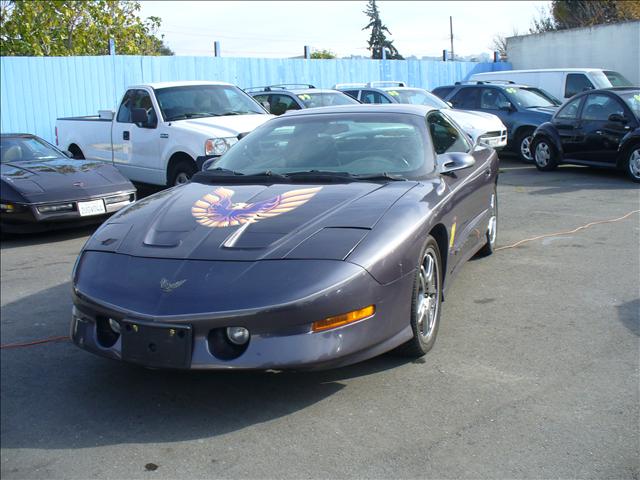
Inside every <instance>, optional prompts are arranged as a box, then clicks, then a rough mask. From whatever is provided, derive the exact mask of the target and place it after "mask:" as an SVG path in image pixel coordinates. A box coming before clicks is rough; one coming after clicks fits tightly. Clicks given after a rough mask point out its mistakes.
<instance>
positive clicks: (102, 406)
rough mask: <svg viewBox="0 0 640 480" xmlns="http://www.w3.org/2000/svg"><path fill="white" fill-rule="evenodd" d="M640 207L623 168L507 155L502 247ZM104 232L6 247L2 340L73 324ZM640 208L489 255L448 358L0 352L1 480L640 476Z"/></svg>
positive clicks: (448, 328)
mask: <svg viewBox="0 0 640 480" xmlns="http://www.w3.org/2000/svg"><path fill="white" fill-rule="evenodd" d="M638 209H640V188H639V186H638V185H634V184H633V183H631V182H630V181H628V180H627V179H626V178H625V177H624V175H623V174H621V173H617V172H610V171H598V170H594V169H588V168H581V167H569V166H566V167H561V168H559V169H558V170H557V171H555V172H551V173H541V172H538V171H536V170H535V168H534V167H532V166H531V165H526V164H523V163H520V162H517V161H514V160H503V161H502V164H501V174H500V182H499V235H498V245H499V246H502V247H504V246H509V245H513V244H515V243H516V242H518V241H520V240H523V239H527V238H531V237H536V236H539V235H542V234H550V233H556V232H563V231H570V230H573V229H575V228H576V227H579V226H582V225H586V224H589V223H591V222H594V221H601V220H609V219H615V218H619V217H622V216H623V215H625V214H627V213H628V212H631V211H633V210H638ZM92 231H93V229H92V228H85V229H81V230H72V231H65V232H56V233H47V234H38V235H33V236H25V237H11V238H5V239H3V240H2V242H1V252H0V260H1V279H2V282H1V288H0V295H1V314H2V315H1V337H2V344H7V343H12V342H28V341H33V340H37V339H41V338H45V337H51V336H58V335H66V334H67V333H68V327H69V321H70V310H71V298H70V283H69V280H70V278H69V277H70V273H71V269H72V267H73V263H74V261H75V259H76V256H77V254H78V252H79V250H80V248H81V247H82V245H83V244H84V242H85V241H86V239H87V238H88V236H89V235H90V234H91V232H92ZM639 236H640V215H639V214H637V213H636V214H632V215H630V216H628V217H627V218H625V219H622V220H619V221H616V222H612V223H604V224H596V225H593V226H591V227H588V228H586V229H582V230H579V231H577V232H575V233H571V234H566V235H559V236H551V237H545V238H542V239H538V240H534V241H530V242H526V243H524V244H522V245H521V246H519V247H515V248H505V249H502V250H500V251H498V252H496V253H495V254H494V255H493V256H491V257H489V258H484V259H475V260H472V261H470V262H469V263H468V264H467V265H466V266H465V267H464V268H463V270H462V271H461V273H460V275H459V276H458V277H457V278H456V280H455V283H454V284H453V285H452V287H451V290H450V291H449V293H448V296H447V299H446V302H445V303H444V308H443V317H442V323H441V326H440V331H439V334H438V340H437V342H436V345H435V347H434V349H433V350H432V351H431V352H430V353H429V354H428V355H427V356H426V357H424V358H423V359H419V360H417V361H408V360H406V359H403V358H399V357H396V356H393V355H391V354H387V355H383V356H381V357H378V358H375V359H373V360H370V361H367V362H363V363H360V364H357V365H354V366H350V367H346V368H341V369H337V370H329V371H322V372H312V373H309V372H306V373H262V372H251V373H250V372H245V373H233V372H221V373H213V372H208V373H207V372H173V371H172V372H168V371H159V370H147V369H144V368H138V367H133V366H127V365H121V364H119V363H116V362H113V361H109V360H106V359H102V358H98V357H95V356H93V355H91V354H89V353H87V352H84V351H81V350H79V349H78V348H76V347H75V346H73V345H72V344H71V343H69V342H65V341H63V342H54V343H46V344H42V345H35V346H31V347H26V348H17V349H2V351H1V362H2V363H1V391H0V400H1V472H0V473H1V476H2V478H3V479H17V478H29V479H32V478H47V479H49V478H61V479H75V478H127V479H129V478H142V479H160V478H180V479H187V478H385V479H386V478H624V479H638V478H639V477H640V465H639V464H640V460H639V458H640V434H639V425H640V416H639V405H640V401H639V400H640V399H639V375H638V373H639V372H638V366H639V346H640V344H639V335H640V238H639Z"/></svg>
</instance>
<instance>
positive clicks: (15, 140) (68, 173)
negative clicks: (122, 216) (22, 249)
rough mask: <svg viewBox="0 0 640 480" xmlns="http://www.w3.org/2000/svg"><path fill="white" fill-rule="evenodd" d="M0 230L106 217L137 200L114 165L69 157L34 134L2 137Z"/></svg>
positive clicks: (69, 223) (71, 223)
mask: <svg viewBox="0 0 640 480" xmlns="http://www.w3.org/2000/svg"><path fill="white" fill-rule="evenodd" d="M0 168H1V170H0V181H1V185H2V189H1V191H0V228H1V229H2V231H3V232H7V233H13V232H24V231H39V230H43V229H47V228H52V227H60V226H68V225H82V224H87V223H94V222H96V221H101V220H103V219H104V217H105V216H106V215H108V214H111V213H113V212H116V211H117V210H119V209H121V208H122V207H125V206H127V205H129V204H130V203H132V202H134V201H135V199H136V189H135V187H134V186H133V185H132V184H131V182H130V181H129V180H127V179H126V178H125V177H123V176H122V175H121V174H120V172H118V170H117V169H116V168H115V167H113V166H112V165H108V164H106V163H103V162H96V161H89V160H77V159H72V158H69V156H68V155H66V154H65V153H63V152H61V151H60V150H58V149H57V148H55V147H54V146H53V145H51V144H49V143H47V142H45V141H44V140H42V139H41V138H39V137H36V136H35V135H29V134H3V135H2V136H0Z"/></svg>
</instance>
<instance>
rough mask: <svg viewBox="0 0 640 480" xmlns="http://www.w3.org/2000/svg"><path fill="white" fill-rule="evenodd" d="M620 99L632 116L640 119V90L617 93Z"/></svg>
mask: <svg viewBox="0 0 640 480" xmlns="http://www.w3.org/2000/svg"><path fill="white" fill-rule="evenodd" d="M619 95H620V98H622V99H623V100H624V101H625V103H626V104H627V105H629V108H630V109H631V111H632V112H633V114H634V115H635V116H636V117H637V118H638V119H640V90H632V91H630V92H619Z"/></svg>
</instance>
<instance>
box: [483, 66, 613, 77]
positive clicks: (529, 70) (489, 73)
mask: <svg viewBox="0 0 640 480" xmlns="http://www.w3.org/2000/svg"><path fill="white" fill-rule="evenodd" d="M601 71H607V72H608V71H611V70H610V69H608V68H593V67H591V68H579V67H571V68H531V69H528V70H501V71H495V72H483V73H476V74H474V75H473V76H474V77H488V76H490V75H500V74H503V73H505V74H511V73H538V72H570V73H573V72H601Z"/></svg>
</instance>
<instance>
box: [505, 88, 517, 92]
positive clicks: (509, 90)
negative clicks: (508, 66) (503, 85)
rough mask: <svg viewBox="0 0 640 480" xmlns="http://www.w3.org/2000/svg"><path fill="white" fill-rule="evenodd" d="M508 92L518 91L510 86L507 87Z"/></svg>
mask: <svg viewBox="0 0 640 480" xmlns="http://www.w3.org/2000/svg"><path fill="white" fill-rule="evenodd" d="M507 92H508V93H516V89H515V88H513V87H509V88H507Z"/></svg>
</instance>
